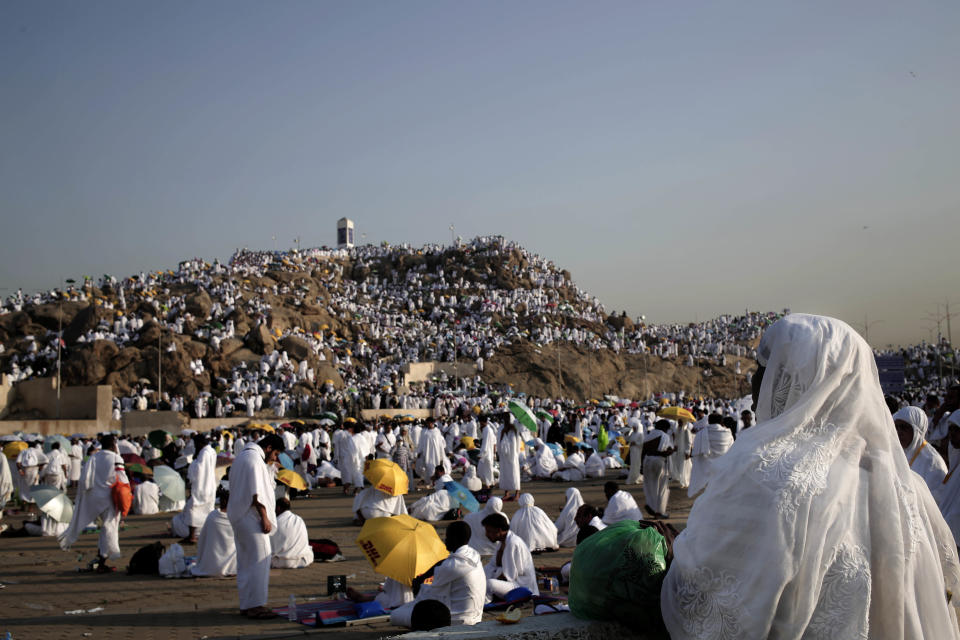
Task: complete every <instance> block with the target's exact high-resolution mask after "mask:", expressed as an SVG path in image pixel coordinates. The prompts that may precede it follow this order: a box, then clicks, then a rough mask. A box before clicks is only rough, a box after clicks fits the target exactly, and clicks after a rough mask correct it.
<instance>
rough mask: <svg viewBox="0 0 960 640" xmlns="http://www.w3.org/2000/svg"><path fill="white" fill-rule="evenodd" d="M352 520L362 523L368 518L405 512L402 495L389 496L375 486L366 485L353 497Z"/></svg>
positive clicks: (385, 516)
mask: <svg viewBox="0 0 960 640" xmlns="http://www.w3.org/2000/svg"><path fill="white" fill-rule="evenodd" d="M353 513H354V516H355V520H354V522H356V523H357V524H363V523H364V522H365V521H366V520H369V519H370V518H389V517H390V516H398V515H402V514H406V513H407V504H406V503H405V502H404V501H403V496H391V495H390V494H389V493H386V492H384V491H381V490H380V489H377V488H376V487H366V488H365V489H363V490H362V491H361V492H360V493H358V494H357V495H356V497H355V498H354V499H353Z"/></svg>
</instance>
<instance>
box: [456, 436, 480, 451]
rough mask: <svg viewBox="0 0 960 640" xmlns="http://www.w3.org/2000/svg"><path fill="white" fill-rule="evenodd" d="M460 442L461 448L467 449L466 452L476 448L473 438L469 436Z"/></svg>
mask: <svg viewBox="0 0 960 640" xmlns="http://www.w3.org/2000/svg"><path fill="white" fill-rule="evenodd" d="M460 442H461V443H463V446H465V447H466V448H467V451H471V450H473V449H476V448H477V442H476V440H475V439H474V438H471V437H470V436H463V437H462V438H460Z"/></svg>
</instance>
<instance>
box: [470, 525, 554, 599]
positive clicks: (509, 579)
mask: <svg viewBox="0 0 960 640" xmlns="http://www.w3.org/2000/svg"><path fill="white" fill-rule="evenodd" d="M481 524H482V525H483V528H484V531H485V532H486V534H487V539H488V540H490V542H495V543H497V544H498V545H499V546H498V547H497V552H496V553H495V554H493V556H492V557H491V558H490V561H489V562H487V565H486V566H485V567H484V569H483V570H484V573H485V574H486V577H487V600H488V601H489V600H492V599H493V597H497V598H503V597H504V596H505V595H507V594H508V593H510V592H511V591H513V590H514V589H516V588H517V587H526V588H527V589H529V590H530V592H531V593H532V594H533V595H535V596H536V595H540V590H539V589H538V588H537V573H536V570H535V569H534V566H533V556H532V555H530V548H529V547H528V546H527V543H526V542H524V541H523V539H522V538H521V537H520V536H518V535H517V534H515V533H514V532H512V531H510V525H509V524H508V523H507V518H506V516H504V515H503V514H501V513H494V514H491V515H489V516H487V517H486V518H484V519H483V522H482V523H481Z"/></svg>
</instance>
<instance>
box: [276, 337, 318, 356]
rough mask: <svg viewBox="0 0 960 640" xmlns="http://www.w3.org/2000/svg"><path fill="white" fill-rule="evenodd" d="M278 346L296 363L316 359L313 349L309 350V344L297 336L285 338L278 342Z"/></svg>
mask: <svg viewBox="0 0 960 640" xmlns="http://www.w3.org/2000/svg"><path fill="white" fill-rule="evenodd" d="M280 346H281V347H282V348H283V350H284V351H286V352H287V355H288V356H290V357H291V358H293V359H294V360H297V361H300V360H307V359H309V358H311V357H314V358H315V357H316V356H315V355H314V353H313V349H311V348H310V343H308V342H307V341H306V340H304V339H303V338H300V337H297V336H287V337H286V338H284V339H283V340H281V341H280Z"/></svg>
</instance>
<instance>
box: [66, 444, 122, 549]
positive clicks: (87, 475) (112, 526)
mask: <svg viewBox="0 0 960 640" xmlns="http://www.w3.org/2000/svg"><path fill="white" fill-rule="evenodd" d="M118 479H119V480H120V481H121V482H127V474H126V473H124V471H123V458H121V457H120V456H119V455H118V454H117V453H114V452H113V451H98V452H96V453H95V454H93V455H92V456H90V457H89V458H88V459H87V461H86V462H85V463H84V465H83V469H82V470H81V471H80V484H79V485H78V487H77V500H76V504H75V505H74V506H73V518H71V520H70V526H69V527H68V528H67V530H66V531H64V532H63V534H62V535H60V537H59V540H60V548H61V549H64V550H67V549H69V548H70V547H71V546H72V545H73V543H74V542H76V541H77V538H79V537H80V533H81V532H82V531H83V530H84V528H86V526H87V525H89V524H91V523H92V522H93V521H94V520H96V519H97V518H100V519H101V525H100V541H99V544H98V547H97V548H98V550H99V552H100V555H101V556H103V557H104V558H119V557H120V532H119V527H120V512H119V511H117V510H116V508H115V507H114V506H113V494H112V490H111V487H113V483H114V482H116V481H117V480H118Z"/></svg>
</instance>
